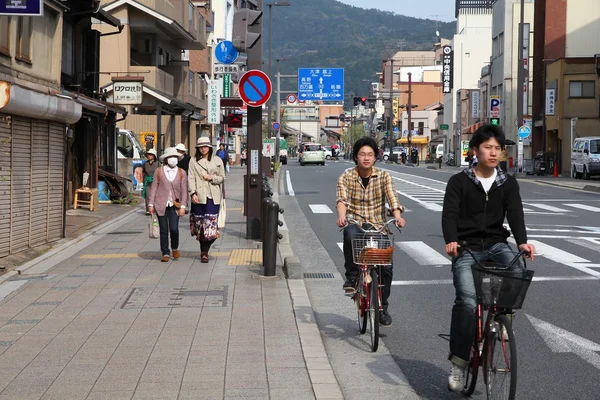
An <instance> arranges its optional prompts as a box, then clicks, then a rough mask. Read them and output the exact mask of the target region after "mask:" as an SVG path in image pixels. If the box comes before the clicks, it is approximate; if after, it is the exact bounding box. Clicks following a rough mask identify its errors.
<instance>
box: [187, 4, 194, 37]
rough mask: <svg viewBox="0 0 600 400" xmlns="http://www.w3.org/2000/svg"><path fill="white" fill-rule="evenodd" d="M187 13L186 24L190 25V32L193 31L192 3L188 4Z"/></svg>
mask: <svg viewBox="0 0 600 400" xmlns="http://www.w3.org/2000/svg"><path fill="white" fill-rule="evenodd" d="M188 4H189V5H188V11H189V15H188V22H189V24H190V27H189V30H190V31H191V30H192V29H194V10H195V7H194V4H193V3H192V2H189V3H188Z"/></svg>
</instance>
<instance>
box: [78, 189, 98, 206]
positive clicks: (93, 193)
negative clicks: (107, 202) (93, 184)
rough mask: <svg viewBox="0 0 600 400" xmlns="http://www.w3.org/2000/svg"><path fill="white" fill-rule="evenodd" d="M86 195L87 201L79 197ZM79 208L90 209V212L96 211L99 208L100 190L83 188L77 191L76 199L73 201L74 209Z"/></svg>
mask: <svg viewBox="0 0 600 400" xmlns="http://www.w3.org/2000/svg"><path fill="white" fill-rule="evenodd" d="M81 195H85V196H84V197H86V198H85V199H81V198H80V197H79V196H81ZM77 206H85V207H89V209H90V211H96V208H98V189H91V188H88V187H82V188H80V189H77V190H75V199H74V200H73V209H74V210H76V209H77Z"/></svg>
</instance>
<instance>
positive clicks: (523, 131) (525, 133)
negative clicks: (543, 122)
mask: <svg viewBox="0 0 600 400" xmlns="http://www.w3.org/2000/svg"><path fill="white" fill-rule="evenodd" d="M529 135H531V128H530V127H529V125H523V126H521V127H520V128H519V138H520V139H526V138H528V137H529Z"/></svg>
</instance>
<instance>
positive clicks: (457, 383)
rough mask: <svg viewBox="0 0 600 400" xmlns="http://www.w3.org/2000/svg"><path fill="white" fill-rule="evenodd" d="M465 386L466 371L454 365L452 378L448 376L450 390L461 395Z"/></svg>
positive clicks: (451, 373) (451, 372)
mask: <svg viewBox="0 0 600 400" xmlns="http://www.w3.org/2000/svg"><path fill="white" fill-rule="evenodd" d="M464 386H465V369H464V368H463V367H460V366H458V365H456V364H452V369H451V370H450V376H448V390H450V391H452V392H455V393H460V392H461V391H462V390H463V388H464Z"/></svg>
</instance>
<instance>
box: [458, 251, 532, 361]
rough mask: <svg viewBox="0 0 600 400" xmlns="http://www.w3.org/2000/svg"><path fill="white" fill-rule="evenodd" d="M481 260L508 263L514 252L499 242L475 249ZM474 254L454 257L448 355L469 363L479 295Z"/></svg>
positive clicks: (520, 268) (515, 268)
mask: <svg viewBox="0 0 600 400" xmlns="http://www.w3.org/2000/svg"><path fill="white" fill-rule="evenodd" d="M473 254H474V255H475V258H476V259H477V260H478V261H480V262H481V261H494V262H497V263H500V264H503V265H506V266H508V264H510V262H511V261H512V260H513V259H514V257H515V254H516V253H515V252H514V251H513V250H512V249H511V248H510V246H509V245H508V243H505V242H500V243H496V244H494V245H492V246H491V247H490V248H489V249H487V250H478V251H473ZM474 264H475V261H474V260H473V257H471V255H470V254H469V253H467V252H466V251H465V252H463V253H462V254H461V255H459V256H458V257H455V258H454V259H453V260H452V275H453V281H454V289H455V290H456V299H455V300H454V306H453V307H452V321H451V323H450V355H449V356H448V359H449V360H450V361H452V362H453V363H454V364H456V365H460V366H462V367H465V366H467V364H468V360H469V358H470V357H469V355H470V353H471V348H472V344H473V340H474V336H475V327H476V310H477V298H476V295H475V283H474V282H473V272H472V271H471V266H472V265H474ZM522 269H523V266H522V265H521V263H520V262H517V263H515V265H514V266H513V268H512V269H511V271H515V270H522Z"/></svg>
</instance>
